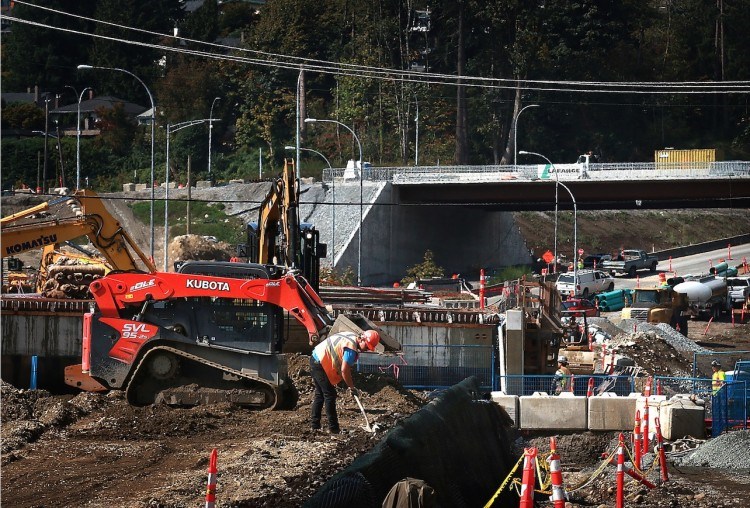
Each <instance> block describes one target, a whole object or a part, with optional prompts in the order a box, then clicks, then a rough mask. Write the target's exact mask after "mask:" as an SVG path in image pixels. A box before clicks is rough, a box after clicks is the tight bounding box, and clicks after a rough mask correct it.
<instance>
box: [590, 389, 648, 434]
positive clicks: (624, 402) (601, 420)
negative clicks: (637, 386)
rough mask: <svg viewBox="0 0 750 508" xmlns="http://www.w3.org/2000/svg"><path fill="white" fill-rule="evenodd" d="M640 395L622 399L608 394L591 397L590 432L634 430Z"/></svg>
mask: <svg viewBox="0 0 750 508" xmlns="http://www.w3.org/2000/svg"><path fill="white" fill-rule="evenodd" d="M639 395H640V394H638V393H631V394H630V395H629V396H627V397H620V396H618V395H617V394H616V393H609V392H607V393H602V394H600V395H596V396H594V397H589V409H588V428H589V430H633V425H634V424H635V418H634V417H635V405H636V402H637V401H638V397H639Z"/></svg>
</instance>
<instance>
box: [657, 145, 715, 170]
mask: <svg viewBox="0 0 750 508" xmlns="http://www.w3.org/2000/svg"><path fill="white" fill-rule="evenodd" d="M654 162H655V163H656V165H657V166H659V165H663V164H675V163H682V162H691V163H693V162H705V163H710V162H716V149H715V148H694V149H692V150H675V149H673V148H667V149H664V150H656V151H655V152H654Z"/></svg>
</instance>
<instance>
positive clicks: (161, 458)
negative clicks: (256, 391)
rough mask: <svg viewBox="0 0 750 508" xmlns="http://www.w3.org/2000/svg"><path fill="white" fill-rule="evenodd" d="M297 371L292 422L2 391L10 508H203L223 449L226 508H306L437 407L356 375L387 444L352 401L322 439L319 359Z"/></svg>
mask: <svg viewBox="0 0 750 508" xmlns="http://www.w3.org/2000/svg"><path fill="white" fill-rule="evenodd" d="M288 361H289V373H290V376H291V378H292V381H293V382H294V384H295V386H296V387H297V389H298V391H299V395H300V397H299V402H298V404H297V407H296V408H295V409H293V410H290V411H270V410H266V411H253V410H248V409H241V408H237V407H234V406H231V405H229V404H215V405H209V406H201V407H196V408H190V409H176V408H172V407H168V406H163V405H154V406H147V407H141V408H139V407H132V406H130V405H129V404H128V403H127V402H126V401H125V400H124V398H123V396H122V393H121V392H116V391H115V392H110V393H109V394H106V395H103V394H92V393H81V394H78V395H75V396H73V395H67V396H60V395H56V396H52V395H50V394H49V393H46V392H43V391H29V390H19V389H17V388H14V387H12V386H11V385H8V384H7V383H3V384H2V387H1V388H2V390H1V391H2V415H1V416H2V437H3V440H2V469H3V482H2V498H3V506H19V507H20V506H48V507H53V506H54V507H62V506H82V505H86V506H90V507H131V506H132V507H141V506H149V507H178V506H197V505H199V504H200V503H202V502H203V499H204V495H205V484H206V470H207V467H208V458H209V455H210V453H211V450H212V449H213V448H216V449H217V450H218V470H219V473H218V478H219V487H218V495H217V499H218V500H219V502H218V506H234V507H249V506H275V507H296V506H300V505H301V504H302V503H304V501H305V500H307V499H309V498H310V497H311V495H312V494H313V493H314V492H315V491H316V490H318V489H319V488H320V486H322V485H323V483H325V481H326V480H327V479H328V478H330V477H331V476H333V475H334V474H335V473H337V472H338V471H340V470H342V469H344V468H345V467H347V466H348V465H349V464H351V462H352V461H354V459H355V458H356V457H358V456H359V455H361V454H363V453H364V452H366V451H368V450H370V449H371V448H372V447H373V446H374V445H375V444H376V443H377V442H378V441H379V440H380V439H381V438H382V437H383V435H384V433H385V432H387V431H388V430H389V429H391V428H392V427H393V426H394V425H396V424H397V422H399V421H400V420H402V419H403V418H406V417H408V416H409V415H411V414H412V413H414V412H415V411H416V410H417V409H419V408H420V407H422V406H423V405H424V404H425V403H427V399H426V398H425V397H424V396H423V395H421V394H419V393H416V392H411V391H409V390H406V389H404V388H403V387H401V386H400V385H399V384H398V383H397V382H395V381H394V380H393V379H391V378H388V377H386V376H377V375H366V376H360V375H356V376H355V381H356V383H357V386H358V387H359V388H361V390H362V396H361V397H360V399H361V401H362V404H363V405H364V407H365V409H366V411H367V416H368V419H369V421H370V423H371V424H377V427H378V428H379V430H378V431H377V433H375V434H371V433H368V432H366V431H365V430H364V429H363V428H362V426H363V425H364V423H365V421H364V418H363V416H362V414H361V412H360V411H359V408H358V407H357V405H356V403H355V401H354V400H353V399H351V398H350V397H349V396H348V395H346V394H344V393H342V395H341V397H340V398H339V417H340V424H341V427H342V432H341V434H339V435H330V434H328V433H327V432H325V431H312V430H311V429H310V425H309V421H308V419H309V413H310V402H311V400H312V393H313V388H312V380H311V377H310V374H309V363H308V362H309V357H308V356H302V355H290V356H289V358H288ZM324 428H325V417H324Z"/></svg>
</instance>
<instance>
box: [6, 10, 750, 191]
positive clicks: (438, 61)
mask: <svg viewBox="0 0 750 508" xmlns="http://www.w3.org/2000/svg"><path fill="white" fill-rule="evenodd" d="M44 5H45V6H46V7H49V8H50V9H51V10H42V9H38V8H35V7H33V6H29V5H27V4H25V3H24V4H16V6H15V8H14V11H13V14H14V16H18V17H21V18H24V19H29V20H32V21H34V22H35V23H40V24H42V25H50V26H60V27H64V28H66V29H69V30H71V31H59V30H52V29H47V28H44V27H43V26H37V25H30V24H25V23H14V24H13V27H12V28H13V30H12V31H11V33H9V34H7V35H6V36H4V40H3V47H2V51H3V67H2V78H3V90H4V92H5V91H24V90H26V89H28V88H29V87H32V86H34V85H39V86H40V87H41V89H42V91H46V92H51V93H53V94H61V96H62V97H63V101H65V100H67V101H68V103H70V102H72V97H71V94H70V93H69V92H67V91H66V90H65V88H64V87H65V86H68V85H70V86H73V87H75V88H76V89H77V90H81V89H83V88H84V87H87V86H90V87H93V88H94V90H95V92H96V94H97V95H113V96H116V97H120V98H122V99H123V100H127V101H130V102H135V103H138V104H142V105H144V106H148V103H147V101H148V97H147V93H146V90H143V87H142V86H141V84H140V83H138V82H137V81H136V80H135V79H133V78H132V77H130V76H127V75H124V74H123V73H120V72H112V71H105V70H88V71H77V70H76V65H77V64H80V63H88V64H92V65H99V66H104V67H115V68H121V69H124V70H127V71H130V72H132V73H133V74H134V75H136V76H138V77H139V78H140V79H142V80H143V82H144V84H145V85H146V86H147V87H148V88H149V90H151V91H153V92H154V96H155V97H154V98H155V102H156V104H157V114H158V118H157V121H158V124H159V127H160V129H157V140H156V142H157V146H160V147H161V146H164V143H165V141H166V140H165V138H164V136H165V134H164V129H163V127H164V125H165V124H167V123H170V124H175V123H179V122H184V121H188V120H193V119H201V118H207V117H208V114H209V110H210V108H211V105H212V104H215V106H216V107H215V109H214V112H213V116H214V118H219V119H220V120H221V121H220V122H216V123H214V129H213V131H212V133H213V140H214V145H213V150H214V160H215V161H216V163H215V164H216V166H215V167H216V169H215V170H216V172H217V175H218V176H219V177H232V176H239V175H257V171H256V168H257V165H258V159H259V158H260V152H261V151H262V155H263V161H264V168H265V169H266V171H267V172H269V173H272V172H273V171H274V170H275V168H276V167H279V166H280V165H281V163H282V159H283V157H284V152H283V147H284V146H285V145H288V144H293V142H294V138H295V135H296V131H297V125H296V123H295V122H296V121H297V105H298V100H299V104H300V114H301V115H302V116H308V117H316V118H320V119H332V120H336V121H338V122H341V123H343V124H344V125H346V126H348V127H350V128H351V129H353V130H354V131H355V132H356V134H357V137H358V138H359V140H360V142H361V144H362V148H363V152H364V154H363V155H364V158H365V160H370V161H372V162H373V163H374V164H376V165H403V164H411V163H412V161H415V159H416V155H417V153H416V152H417V149H418V151H419V164H420V165H434V164H451V163H453V162H455V161H459V160H460V161H462V162H469V163H473V164H488V163H512V162H513V156H514V150H517V149H519V148H520V149H526V150H530V151H539V152H542V153H544V154H545V155H546V156H548V157H549V158H550V159H552V160H555V161H561V162H566V161H572V160H575V158H576V157H577V155H579V154H580V153H583V152H585V151H588V150H594V151H595V152H597V153H598V154H599V155H600V160H601V161H603V162H608V161H643V160H650V159H651V158H652V157H653V152H654V150H655V149H658V148H662V147H664V146H674V147H676V148H707V147H716V148H719V149H723V153H724V156H725V157H727V158H746V157H747V155H748V152H749V151H750V149H749V148H748V146H749V145H750V143H748V139H749V138H750V134H749V133H750V115H748V114H747V106H746V94H745V95H744V96H743V94H701V95H688V94H674V93H672V94H661V93H658V94H657V93H635V92H633V93H623V92H618V93H617V94H613V93H608V91H607V90H606V88H607V87H606V86H605V85H604V84H602V85H601V86H600V88H601V90H599V91H598V92H587V93H579V92H571V91H564V90H557V91H549V90H546V91H543V90H541V88H543V87H542V86H541V85H539V86H531V87H530V89H528V90H522V89H520V88H517V87H516V83H518V80H532V82H540V83H541V82H548V81H550V80H567V81H571V82H575V81H586V82H602V83H604V82H615V81H622V82H647V81H686V82H690V81H695V82H708V81H713V82H737V81H745V82H746V81H748V78H749V77H750V52H748V51H747V48H748V47H750V31H748V30H747V26H748V24H749V22H750V0H731V1H729V0H727V1H724V0H722V1H720V2H705V1H701V0H680V1H679V2H678V1H675V0H667V1H658V2H656V1H654V0H625V1H617V0H545V1H534V2H523V1H520V0H485V1H479V0H460V1H456V0H435V1H434V2H430V3H429V10H430V25H431V27H430V30H429V32H421V31H415V30H412V28H413V27H414V26H415V25H414V23H415V19H416V10H425V9H426V8H427V7H428V5H427V2H423V1H419V0H378V1H376V2H372V1H369V0H323V1H322V2H317V3H311V2H306V1H304V0H269V1H268V2H266V3H265V5H263V7H261V8H260V9H259V10H258V11H257V12H256V11H255V10H254V9H253V8H252V7H250V6H249V5H248V4H246V3H245V2H221V3H219V2H218V1H217V0H208V1H206V2H204V3H203V5H202V6H201V7H200V8H198V9H197V10H195V11H194V12H192V13H186V12H185V11H184V10H183V3H182V2H180V1H179V0H156V1H148V2H147V1H145V0H100V1H99V2H92V1H91V0H85V1H82V2H73V3H70V2H62V1H61V0H50V1H47V2H45V3H44ZM56 11H60V12H56ZM64 12H69V13H71V14H81V15H83V16H85V17H89V18H92V19H98V20H104V21H106V22H107V23H95V22H91V21H86V20H85V19H83V18H81V17H74V16H67V15H65V14H64ZM459 14H461V16H459ZM459 21H461V26H460V27H459ZM128 27H134V28H138V29H140V30H130V29H128ZM175 27H179V28H180V34H181V35H182V37H183V38H174V37H172V33H173V29H174V28H175ZM459 28H460V29H459ZM75 32H80V33H75ZM91 32H93V33H94V34H95V35H97V36H100V37H94V38H90V37H88V36H87V35H85V34H87V33H91ZM217 36H222V37H236V38H237V40H238V44H239V45H240V50H238V51H232V50H230V49H219V48H218V47H215V46H210V47H207V46H205V45H200V44H199V43H197V42H190V41H188V40H186V39H194V40H197V41H211V42H213V41H214V40H215V38H216V37H217ZM115 39H122V40H128V41H131V43H129V44H126V43H124V42H122V41H120V40H115ZM222 41H224V39H222ZM157 44H158V45H162V46H163V47H164V48H163V49H156V48H155V47H154V46H153V45H157ZM60 48H65V50H64V51H61V50H60ZM171 50H174V51H171ZM185 50H187V51H191V52H192V51H193V50H199V51H201V52H204V51H205V52H208V53H217V54H218V53H220V52H221V53H225V54H227V56H229V57H238V58H232V59H231V60H230V61H227V60H219V59H213V58H207V57H206V56H204V55H196V54H190V55H187V54H182V53H181V52H183V53H184V51H185ZM292 57H298V58H300V60H296V61H295V62H297V63H290V58H292ZM418 58H419V59H422V60H420V61H422V62H424V63H425V64H426V66H427V68H426V70H427V71H429V72H431V73H437V74H442V75H446V76H456V75H457V74H459V73H461V74H463V75H466V76H476V77H483V78H492V79H494V80H496V81H494V82H493V84H492V86H489V85H487V84H485V85H483V86H479V87H478V86H471V87H469V86H466V87H457V86H456V85H455V84H441V83H440V82H438V81H439V80H430V81H432V82H429V83H424V82H422V83H419V82H415V81H414V80H413V78H414V77H415V76H416V77H418V75H417V74H407V71H409V72H410V70H411V66H412V64H413V63H414V62H415V61H416V59H418ZM247 59H253V60H254V63H249V62H248V61H241V60H247ZM321 61H327V62H336V63H338V64H340V69H339V71H338V72H319V71H318V64H319V62H321ZM363 66H366V67H369V68H373V69H376V68H387V69H391V70H394V71H403V72H404V74H403V77H405V78H406V79H405V80H401V79H372V78H365V77H363V76H362V75H361V73H359V72H358V71H357V70H356V69H357V68H360V67H363ZM302 69H304V73H301V72H300V71H301V70H302ZM298 81H301V87H300V88H299V92H298ZM416 81H419V79H417V80H416ZM559 88H562V87H559ZM571 88H576V87H574V86H573V87H571ZM300 92H301V93H302V96H301V97H300V96H299V93H300ZM216 97H219V98H220V101H216V102H214V98H216ZM529 104H538V105H539V106H540V107H538V108H535V109H533V110H530V111H529V112H527V113H524V115H523V116H522V117H520V122H518V125H514V120H516V119H517V118H518V116H517V115H518V113H519V111H520V110H521V108H523V107H524V106H526V105H529ZM417 107H418V108H419V121H418V123H417V120H416V110H417ZM26 112H28V118H21V117H23V116H24V114H25V113H26ZM39 120H40V119H39V114H38V112H33V111H31V110H28V109H21V108H18V107H16V106H13V107H6V108H4V112H3V126H4V127H6V126H10V125H13V126H17V128H27V127H26V126H37V127H38V126H39ZM514 127H515V128H517V131H518V132H515V131H514ZM299 128H300V131H301V134H302V138H301V142H302V144H303V146H308V147H310V148H315V149H318V150H320V151H321V152H322V153H325V154H326V156H327V157H328V158H329V159H330V161H331V163H332V164H333V165H334V166H337V167H342V166H344V165H345V164H346V161H347V160H348V159H352V158H356V157H358V153H357V152H358V146H357V143H356V141H355V139H354V138H353V137H352V136H351V135H350V133H349V132H348V131H347V130H346V129H343V128H340V127H339V126H335V125H332V124H323V123H318V124H314V125H310V124H304V123H303V124H301V125H300V126H299ZM417 128H418V132H417ZM148 131H149V129H148V128H140V129H138V130H136V131H135V132H126V134H124V135H122V136H119V135H118V136H117V140H115V139H114V138H113V136H114V135H112V134H108V136H110V139H109V140H108V141H107V142H105V143H93V144H92V146H86V147H85V148H84V151H87V150H88V151H91V154H94V153H96V155H97V160H96V163H94V162H93V161H91V160H84V158H83V157H82V161H81V163H82V166H83V167H84V168H86V171H87V172H88V173H89V174H91V175H92V176H93V175H97V174H100V173H101V178H104V177H105V175H106V176H107V180H108V181H109V182H111V184H113V185H114V183H115V182H116V181H117V179H115V178H111V177H110V176H109V175H108V174H107V172H106V171H102V170H100V169H98V167H94V166H97V165H101V164H102V163H106V164H111V165H113V166H114V167H115V168H116V169H115V171H123V172H128V173H129V174H132V173H133V172H135V173H136V175H142V174H143V171H144V169H147V168H148V166H149V159H150V154H149V145H150V139H149V137H150V136H149V132H148ZM516 135H517V138H518V144H519V146H518V147H514V146H513V145H512V141H513V140H514V136H516ZM129 140H132V141H131V144H130V147H128V146H127V144H128V142H129ZM86 141H88V140H86ZM115 141H116V142H115ZM174 142H175V144H174V150H175V152H174V157H175V161H178V162H176V163H178V164H180V165H181V166H184V161H185V160H186V158H187V156H188V155H190V156H191V157H192V160H193V161H194V167H196V168H197V169H196V171H203V168H205V167H206V161H205V158H206V155H207V152H208V150H207V136H206V126H202V127H195V128H192V129H189V133H188V132H184V133H180V135H179V136H176V137H175V138H174ZM3 143H4V145H3V146H5V141H3ZM30 143H31V141H30ZM88 144H89V143H84V145H88ZM4 155H5V152H4ZM87 155H88V154H87ZM164 157H165V154H164V150H163V149H158V150H157V152H156V158H157V163H158V164H160V165H161V164H163V159H164ZM87 159H88V157H87ZM519 162H520V163H527V162H529V161H528V160H523V159H520V158H519ZM89 165H91V167H88V166H89ZM33 166H34V164H25V163H22V164H19V165H18V167H24V168H28V171H33V170H35V168H34V167H33ZM162 167H163V166H162ZM109 173H111V171H109ZM28 176H29V178H28V179H29V180H32V179H33V178H32V176H33V175H28ZM204 176H205V175H204ZM242 177H245V176H242ZM123 178H127V177H123ZM140 179H141V180H143V178H142V177H141V178H140Z"/></svg>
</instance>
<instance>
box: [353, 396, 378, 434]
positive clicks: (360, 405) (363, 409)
mask: <svg viewBox="0 0 750 508" xmlns="http://www.w3.org/2000/svg"><path fill="white" fill-rule="evenodd" d="M353 397H354V400H355V401H357V405H358V406H359V410H360V411H362V416H364V417H365V426H364V427H362V428H363V429H365V430H366V431H367V432H375V429H373V428H372V427H370V420H368V419H367V413H365V408H364V406H362V403H361V402H360V401H359V397H357V396H356V395H353Z"/></svg>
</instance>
